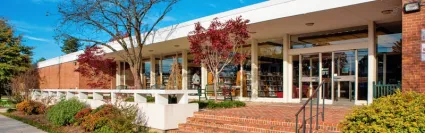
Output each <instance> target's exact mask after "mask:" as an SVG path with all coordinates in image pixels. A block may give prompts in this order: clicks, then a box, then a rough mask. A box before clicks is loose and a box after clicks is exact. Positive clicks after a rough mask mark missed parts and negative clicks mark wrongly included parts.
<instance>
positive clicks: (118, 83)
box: [115, 61, 121, 86]
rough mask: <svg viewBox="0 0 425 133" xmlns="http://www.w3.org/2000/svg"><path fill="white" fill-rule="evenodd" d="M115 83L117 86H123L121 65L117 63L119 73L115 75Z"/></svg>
mask: <svg viewBox="0 0 425 133" xmlns="http://www.w3.org/2000/svg"><path fill="white" fill-rule="evenodd" d="M115 82H116V85H117V86H119V85H121V63H120V61H117V72H116V73H115Z"/></svg>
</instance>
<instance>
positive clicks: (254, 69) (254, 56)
mask: <svg viewBox="0 0 425 133" xmlns="http://www.w3.org/2000/svg"><path fill="white" fill-rule="evenodd" d="M251 79H252V82H251V98H252V99H256V98H258V85H259V84H258V43H257V40H255V39H252V40H251Z"/></svg>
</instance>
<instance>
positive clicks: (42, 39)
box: [24, 35, 53, 43]
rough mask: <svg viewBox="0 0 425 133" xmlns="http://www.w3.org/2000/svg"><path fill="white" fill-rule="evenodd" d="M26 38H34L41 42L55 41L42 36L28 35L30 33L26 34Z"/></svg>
mask: <svg viewBox="0 0 425 133" xmlns="http://www.w3.org/2000/svg"><path fill="white" fill-rule="evenodd" d="M24 38H27V39H30V40H34V41H40V42H49V43H51V42H53V40H49V39H46V38H40V37H33V36H28V35H24Z"/></svg>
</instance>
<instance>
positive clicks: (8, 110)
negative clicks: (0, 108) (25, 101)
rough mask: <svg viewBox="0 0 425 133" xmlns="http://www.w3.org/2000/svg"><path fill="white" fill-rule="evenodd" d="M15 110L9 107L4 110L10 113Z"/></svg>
mask: <svg viewBox="0 0 425 133" xmlns="http://www.w3.org/2000/svg"><path fill="white" fill-rule="evenodd" d="M15 111H16V109H11V108H8V109H7V110H6V112H7V113H12V112H15Z"/></svg>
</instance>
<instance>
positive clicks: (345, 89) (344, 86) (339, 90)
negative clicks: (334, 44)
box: [333, 50, 357, 103]
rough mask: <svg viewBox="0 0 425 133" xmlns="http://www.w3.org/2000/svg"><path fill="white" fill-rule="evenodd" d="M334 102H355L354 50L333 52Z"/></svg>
mask: <svg viewBox="0 0 425 133" xmlns="http://www.w3.org/2000/svg"><path fill="white" fill-rule="evenodd" d="M333 62H334V72H333V82H334V85H333V91H334V94H335V95H334V101H341V102H347V103H348V102H351V101H353V100H354V94H355V92H354V90H355V89H354V88H355V74H356V71H355V70H356V65H357V64H356V54H355V51H354V50H350V51H338V52H333Z"/></svg>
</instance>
